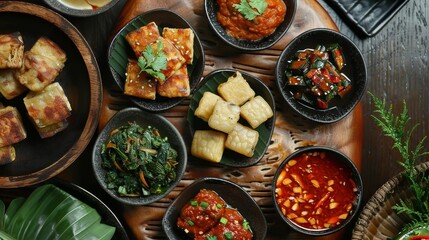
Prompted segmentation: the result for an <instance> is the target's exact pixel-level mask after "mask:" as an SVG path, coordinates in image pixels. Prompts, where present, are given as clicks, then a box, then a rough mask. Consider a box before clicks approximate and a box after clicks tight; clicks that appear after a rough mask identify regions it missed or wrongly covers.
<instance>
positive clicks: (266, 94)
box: [186, 69, 276, 167]
mask: <svg viewBox="0 0 429 240" xmlns="http://www.w3.org/2000/svg"><path fill="white" fill-rule="evenodd" d="M236 71H237V70H233V69H218V70H215V71H213V72H211V73H209V74H208V75H207V76H205V77H204V79H203V81H202V82H201V84H200V85H199V88H198V89H197V90H196V91H195V94H194V95H193V96H192V99H191V103H190V105H189V110H188V114H187V118H186V119H187V121H188V124H189V129H190V131H191V134H192V136H193V135H194V132H195V130H200V129H210V127H209V126H208V124H207V122H205V121H203V120H202V119H200V118H198V117H195V115H194V113H195V109H196V108H197V107H198V103H199V102H200V99H201V98H202V96H203V94H204V92H207V91H210V92H212V93H215V94H217V87H218V86H219V84H221V83H223V82H226V81H227V80H228V78H229V77H230V76H232V75H234V74H235V72H236ZM240 73H241V74H242V76H243V77H244V79H246V81H247V82H248V83H249V85H250V87H251V88H252V89H253V91H255V94H256V95H255V96H258V95H260V96H261V97H262V98H264V99H265V101H267V103H268V104H269V105H270V107H271V109H273V114H274V115H273V116H272V117H271V118H270V119H268V120H267V121H265V122H264V123H263V124H261V125H260V126H259V127H257V128H256V129H255V130H256V131H258V133H259V140H258V143H257V144H256V147H255V153H254V154H253V156H252V157H246V156H244V155H241V154H238V153H235V152H233V151H231V150H228V149H225V151H224V153H223V156H222V159H221V161H220V164H222V165H225V166H231V167H248V166H251V165H254V164H256V163H258V162H259V161H260V160H261V159H262V158H263V157H264V154H265V152H266V151H267V149H268V146H269V145H270V141H271V136H272V135H273V131H274V126H275V118H276V117H275V109H276V108H275V102H274V97H273V95H272V93H271V91H270V89H269V88H268V87H267V86H266V85H265V84H264V83H263V82H262V81H261V80H260V79H258V78H256V77H255V76H252V75H250V74H248V73H245V72H241V71H240ZM239 122H241V123H243V125H245V126H249V124H247V122H246V121H245V120H240V121H239ZM190 157H192V156H190ZM198 161H204V160H200V159H198Z"/></svg>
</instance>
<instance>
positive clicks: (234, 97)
mask: <svg viewBox="0 0 429 240" xmlns="http://www.w3.org/2000/svg"><path fill="white" fill-rule="evenodd" d="M217 91H218V93H219V95H220V96H221V97H222V98H223V99H225V100H226V101H227V102H230V103H234V104H235V105H237V106H241V105H243V104H244V103H245V102H246V101H247V100H249V99H251V98H252V97H254V96H255V91H253V89H252V88H251V87H250V85H249V83H248V82H247V81H246V79H244V78H243V76H242V75H241V73H240V72H238V71H237V72H236V73H235V74H234V75H232V76H231V77H229V78H228V80H227V81H226V82H224V83H221V84H219V86H218V88H217Z"/></svg>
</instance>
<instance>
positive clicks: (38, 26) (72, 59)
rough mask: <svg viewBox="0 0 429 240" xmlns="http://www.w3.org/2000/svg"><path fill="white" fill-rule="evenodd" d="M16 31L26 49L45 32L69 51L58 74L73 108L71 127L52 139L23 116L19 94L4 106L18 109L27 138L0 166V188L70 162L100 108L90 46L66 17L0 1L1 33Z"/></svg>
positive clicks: (47, 175) (91, 130)
mask: <svg viewBox="0 0 429 240" xmlns="http://www.w3.org/2000/svg"><path fill="white" fill-rule="evenodd" d="M14 31H20V32H21V34H22V36H23V39H24V45H25V49H29V48H30V47H31V46H32V45H33V43H34V42H35V41H36V40H37V38H39V37H41V36H45V37H48V38H50V39H51V40H53V41H54V42H55V43H57V44H58V45H59V46H60V48H62V49H63V50H64V51H65V53H66V54H67V61H66V62H65V67H64V69H63V70H62V71H61V73H60V74H59V76H58V77H57V78H56V82H58V83H59V84H60V85H61V86H62V87H63V89H64V92H65V94H66V96H67V97H68V99H69V102H70V104H71V107H72V115H71V117H69V118H68V122H69V126H68V127H67V128H66V129H65V130H64V131H62V132H60V133H57V134H56V135H54V136H53V137H51V138H46V139H41V138H40V137H39V134H38V133H37V131H36V129H35V127H34V126H33V124H32V123H31V122H30V120H29V118H28V117H27V116H26V112H27V110H26V109H25V106H24V103H23V100H22V99H23V96H25V94H23V95H22V96H18V97H16V98H15V99H13V100H10V101H3V100H2V102H3V104H4V105H5V106H8V105H9V106H15V107H17V108H18V110H19V112H20V113H21V115H22V117H23V121H24V127H25V129H26V130H27V138H26V139H25V140H24V141H22V142H19V143H17V144H15V145H14V147H15V149H16V160H15V161H14V162H12V163H10V164H8V165H4V166H0V187H1V188H11V187H23V186H27V185H32V184H35V183H38V182H42V181H44V180H47V179H49V178H51V177H53V176H55V175H57V174H58V173H60V172H61V171H63V170H64V169H66V168H67V167H68V166H69V165H70V164H72V163H73V162H74V161H75V160H76V159H77V158H78V157H79V155H80V154H81V153H82V152H83V150H84V149H85V148H86V146H87V145H88V143H89V142H90V140H91V138H92V136H93V134H94V132H95V130H96V128H97V125H98V119H99V113H100V107H101V91H102V84H101V76H100V72H99V69H98V65H97V61H96V59H95V57H94V55H93V53H92V51H91V48H90V46H89V45H88V43H87V42H86V40H85V39H84V38H83V36H82V35H81V34H80V33H79V32H78V30H77V29H76V28H75V27H74V26H73V25H72V24H71V23H70V22H69V21H67V20H66V19H65V18H63V17H62V16H60V15H59V14H57V13H55V12H53V11H51V10H48V9H46V8H44V7H41V6H38V5H34V4H29V3H22V2H17V1H6V2H1V7H0V32H1V33H8V32H14Z"/></svg>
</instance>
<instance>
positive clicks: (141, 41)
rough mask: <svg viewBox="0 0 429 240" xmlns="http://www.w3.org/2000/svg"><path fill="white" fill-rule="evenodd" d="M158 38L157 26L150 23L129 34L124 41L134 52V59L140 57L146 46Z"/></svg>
mask: <svg viewBox="0 0 429 240" xmlns="http://www.w3.org/2000/svg"><path fill="white" fill-rule="evenodd" d="M159 37H160V34H159V30H158V26H157V25H156V23H155V22H150V23H148V24H147V25H145V26H143V27H140V28H138V29H136V30H134V31H132V32H129V33H128V34H127V35H126V36H125V39H126V40H127V42H128V44H130V46H131V48H132V49H133V51H134V54H135V55H136V57H137V58H138V57H140V56H141V55H142V52H143V51H144V50H145V49H146V47H147V46H149V45H151V44H152V43H154V42H156V41H157V40H158V38H159Z"/></svg>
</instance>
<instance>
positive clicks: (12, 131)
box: [0, 106, 27, 147]
mask: <svg viewBox="0 0 429 240" xmlns="http://www.w3.org/2000/svg"><path fill="white" fill-rule="evenodd" d="M0 126H1V128H0V147H4V146H9V145H12V144H15V143H18V142H20V141H22V140H24V139H25V138H27V132H26V131H25V128H24V125H23V123H22V118H21V115H20V114H19V112H18V110H17V109H16V108H15V107H11V106H7V107H5V108H2V109H0Z"/></svg>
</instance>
